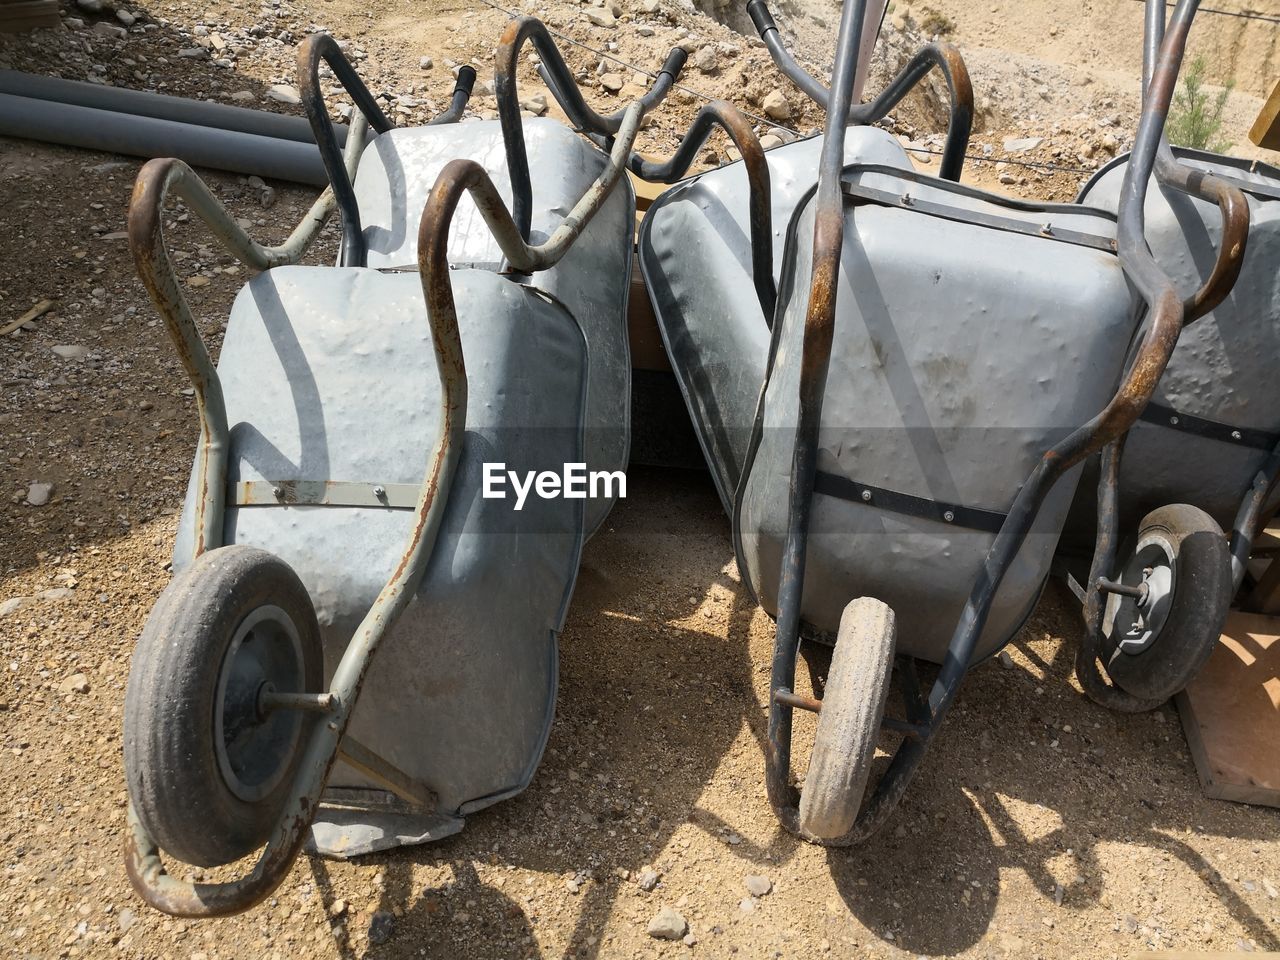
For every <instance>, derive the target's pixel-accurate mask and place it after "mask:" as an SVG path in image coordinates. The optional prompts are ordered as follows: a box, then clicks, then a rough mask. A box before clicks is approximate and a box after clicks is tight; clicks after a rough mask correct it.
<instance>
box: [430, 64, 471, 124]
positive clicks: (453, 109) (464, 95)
mask: <svg viewBox="0 0 1280 960" xmlns="http://www.w3.org/2000/svg"><path fill="white" fill-rule="evenodd" d="M475 85H476V68H475V67H472V66H469V65H467V64H465V63H464V64H463V65H462V66H460V67H459V68H458V77H457V83H455V84H454V85H453V94H452V95H451V96H450V97H449V106H448V108H447V109H446V110H445V111H444V112H443V113H441V114H440V115H439V116H438V117H433V118H432V119H430V120H428V121H427V126H428V127H437V126H440V125H442V124H446V123H457V122H458V121H459V120H461V119H462V112H463V111H464V110H466V109H467V102H468V101H469V100H470V99H471V91H472V90H473V89H474V88H475Z"/></svg>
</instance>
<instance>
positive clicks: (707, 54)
mask: <svg viewBox="0 0 1280 960" xmlns="http://www.w3.org/2000/svg"><path fill="white" fill-rule="evenodd" d="M693 65H694V66H695V67H696V68H697V69H698V70H699V71H700V72H702V73H715V72H716V71H717V70H719V69H720V59H719V57H717V56H716V48H715V47H711V46H706V47H700V48H699V49H698V52H697V53H695V54H694V55H693Z"/></svg>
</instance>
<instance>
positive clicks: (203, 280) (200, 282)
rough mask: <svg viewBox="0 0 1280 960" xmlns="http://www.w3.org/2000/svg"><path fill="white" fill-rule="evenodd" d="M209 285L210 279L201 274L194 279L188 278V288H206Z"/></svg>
mask: <svg viewBox="0 0 1280 960" xmlns="http://www.w3.org/2000/svg"><path fill="white" fill-rule="evenodd" d="M208 283H209V278H208V277H202V276H200V275H199V274H196V275H195V276H194V277H187V286H188V287H204V286H207V285H208Z"/></svg>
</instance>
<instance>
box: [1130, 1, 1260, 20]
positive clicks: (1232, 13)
mask: <svg viewBox="0 0 1280 960" xmlns="http://www.w3.org/2000/svg"><path fill="white" fill-rule="evenodd" d="M1133 2H1134V3H1146V2H1147V0H1133ZM1165 6H1166V7H1172V6H1173V4H1172V3H1169V2H1166V3H1165ZM1197 13H1213V14H1217V15H1218V16H1220V17H1238V18H1239V19H1241V20H1262V21H1264V22H1265V23H1280V17H1270V16H1267V14H1265V13H1249V12H1248V11H1245V10H1215V9H1214V8H1213V7H1201V8H1200V9H1199V10H1198V11H1197Z"/></svg>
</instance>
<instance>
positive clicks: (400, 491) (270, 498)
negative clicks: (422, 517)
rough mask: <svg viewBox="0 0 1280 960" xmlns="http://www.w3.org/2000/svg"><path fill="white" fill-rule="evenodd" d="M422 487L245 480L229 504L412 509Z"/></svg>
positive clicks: (235, 487)
mask: <svg viewBox="0 0 1280 960" xmlns="http://www.w3.org/2000/svg"><path fill="white" fill-rule="evenodd" d="M421 491H422V488H421V487H420V486H419V485H418V484H416V483H350V482H346V481H341V480H246V481H244V482H242V483H236V484H232V485H231V486H230V487H229V489H228V491H227V505H228V506H235V507H376V508H378V509H381V510H412V509H414V508H415V507H416V506H417V505H418V494H419V493H420V492H421Z"/></svg>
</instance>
